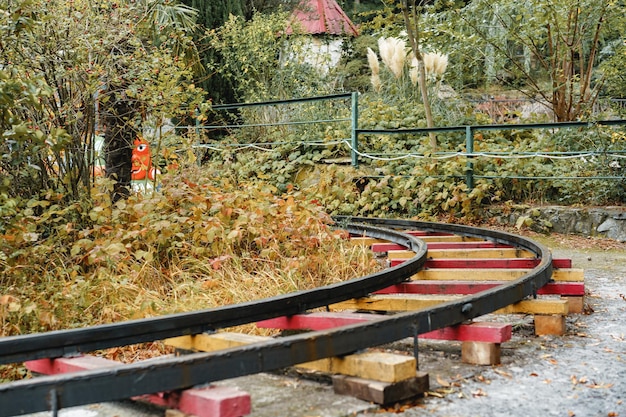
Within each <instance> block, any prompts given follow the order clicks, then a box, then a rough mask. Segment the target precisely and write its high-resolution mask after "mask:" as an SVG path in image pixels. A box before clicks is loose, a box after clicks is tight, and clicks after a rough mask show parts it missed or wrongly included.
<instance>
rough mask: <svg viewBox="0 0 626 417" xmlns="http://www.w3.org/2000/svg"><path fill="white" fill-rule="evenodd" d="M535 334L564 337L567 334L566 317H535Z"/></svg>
mask: <svg viewBox="0 0 626 417" xmlns="http://www.w3.org/2000/svg"><path fill="white" fill-rule="evenodd" d="M535 334H536V335H537V336H542V335H555V336H562V335H564V334H565V316H563V315H559V314H552V315H543V314H536V315H535Z"/></svg>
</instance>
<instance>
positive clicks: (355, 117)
mask: <svg viewBox="0 0 626 417" xmlns="http://www.w3.org/2000/svg"><path fill="white" fill-rule="evenodd" d="M358 128H359V93H357V92H353V93H352V150H351V154H352V166H353V167H355V168H356V167H358V166H359V154H358V153H357V150H358V148H359V134H358V133H357V129H358Z"/></svg>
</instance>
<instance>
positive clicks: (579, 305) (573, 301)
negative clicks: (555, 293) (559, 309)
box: [562, 295, 585, 314]
mask: <svg viewBox="0 0 626 417" xmlns="http://www.w3.org/2000/svg"><path fill="white" fill-rule="evenodd" d="M562 297H563V298H564V299H566V300H567V301H568V303H569V314H581V313H582V312H583V310H584V309H585V296H584V295H577V296H573V295H564V296H562Z"/></svg>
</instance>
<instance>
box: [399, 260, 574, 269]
mask: <svg viewBox="0 0 626 417" xmlns="http://www.w3.org/2000/svg"><path fill="white" fill-rule="evenodd" d="M402 262H405V260H404V259H392V260H390V262H389V263H390V266H396V265H399V264H401V263H402ZM537 265H539V259H538V258H502V259H490V258H484V259H454V258H451V259H446V258H437V259H428V260H427V261H426V263H425V264H424V268H429V269H441V268H526V269H530V268H534V267H536V266H537ZM552 267H553V268H565V269H567V268H571V267H572V260H571V259H564V258H559V259H553V260H552Z"/></svg>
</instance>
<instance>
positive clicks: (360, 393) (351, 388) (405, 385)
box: [333, 371, 429, 405]
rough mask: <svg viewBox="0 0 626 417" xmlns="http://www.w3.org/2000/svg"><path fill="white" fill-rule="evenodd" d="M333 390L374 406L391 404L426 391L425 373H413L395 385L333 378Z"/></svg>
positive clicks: (351, 378) (357, 379) (342, 376)
mask: <svg viewBox="0 0 626 417" xmlns="http://www.w3.org/2000/svg"><path fill="white" fill-rule="evenodd" d="M333 389H334V391H335V393H337V394H340V395H349V396H352V397H355V398H359V399H361V400H364V401H370V402H373V403H375V404H381V405H384V404H391V403H395V402H398V401H403V400H408V399H410V398H414V397H417V396H418V395H421V394H423V393H425V392H426V391H428V389H429V380H428V374H427V373H425V372H419V371H418V372H417V373H415V371H414V376H413V377H411V378H409V379H405V380H403V381H399V382H395V383H384V382H380V381H372V380H368V379H363V378H355V377H349V376H345V375H335V376H333Z"/></svg>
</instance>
